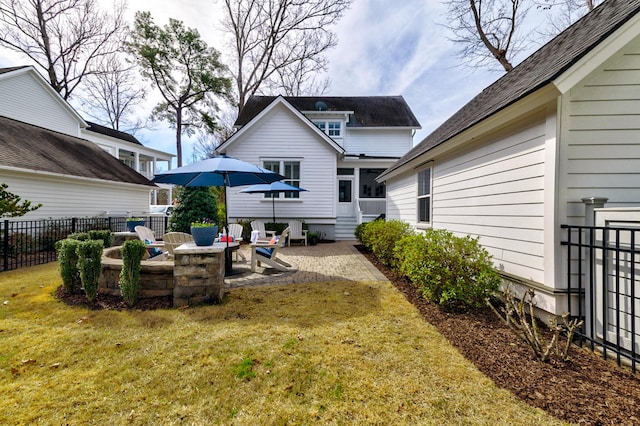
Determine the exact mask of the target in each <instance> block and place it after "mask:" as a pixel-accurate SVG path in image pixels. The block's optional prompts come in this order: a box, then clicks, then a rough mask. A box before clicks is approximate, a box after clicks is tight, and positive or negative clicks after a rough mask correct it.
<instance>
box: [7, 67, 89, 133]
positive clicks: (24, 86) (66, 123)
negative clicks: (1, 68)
mask: <svg viewBox="0 0 640 426" xmlns="http://www.w3.org/2000/svg"><path fill="white" fill-rule="evenodd" d="M0 99H5V100H7V99H10V100H11V101H10V102H0V115H2V116H5V117H9V118H12V119H14V120H19V121H23V122H25V123H30V124H33V125H36V126H40V127H44V128H46V129H50V130H53V131H56V132H60V133H65V134H68V135H71V136H79V135H80V124H79V122H78V121H77V119H76V118H75V117H73V116H72V115H71V114H70V113H69V111H68V110H67V109H66V108H64V106H63V104H62V102H63V101H62V100H59V99H56V98H55V96H52V94H51V93H50V92H49V91H48V90H47V89H46V88H45V87H44V86H43V85H42V84H41V83H40V81H38V80H37V79H36V78H35V77H34V76H33V75H32V74H31V73H29V72H25V73H22V74H17V75H15V76H12V77H11V78H3V79H0Z"/></svg>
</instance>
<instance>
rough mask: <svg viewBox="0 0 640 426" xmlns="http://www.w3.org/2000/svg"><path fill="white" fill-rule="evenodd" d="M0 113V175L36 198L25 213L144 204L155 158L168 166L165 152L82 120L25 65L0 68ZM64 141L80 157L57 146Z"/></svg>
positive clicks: (138, 208) (128, 208)
mask: <svg viewBox="0 0 640 426" xmlns="http://www.w3.org/2000/svg"><path fill="white" fill-rule="evenodd" d="M0 119H2V126H1V127H0V141H1V142H2V147H1V148H2V150H3V155H2V156H1V157H0V181H1V182H5V183H7V184H9V190H10V191H11V192H13V193H15V194H17V195H19V196H21V197H22V198H24V199H28V200H30V201H32V202H34V203H42V204H43V207H42V208H40V209H38V210H36V211H34V212H31V213H29V214H28V215H27V216H26V218H27V219H34V218H49V217H69V216H96V215H100V214H105V212H111V213H114V214H127V212H132V213H135V212H137V213H141V212H145V211H148V209H149V203H150V194H153V193H155V191H156V190H157V189H158V187H157V186H156V185H153V184H150V182H149V180H148V178H150V177H152V176H153V174H154V172H155V170H156V166H157V165H158V163H161V162H164V163H165V164H166V167H167V168H170V167H171V166H170V164H171V160H172V157H173V155H172V154H168V153H165V152H161V151H158V150H154V149H151V148H147V147H145V146H144V145H142V144H141V143H140V142H139V141H137V140H136V139H135V138H134V137H133V136H131V135H128V134H126V133H123V132H118V131H115V130H112V129H107V128H105V127H103V126H99V125H97V124H94V123H89V122H86V121H85V120H84V119H83V118H82V117H81V116H80V115H79V114H78V113H77V112H76V111H75V110H74V109H73V108H72V107H71V106H70V105H69V104H68V103H67V102H66V101H65V100H64V99H63V98H62V97H61V96H60V95H59V94H58V93H57V92H55V90H53V89H52V88H51V86H50V85H49V83H48V82H47V81H46V80H45V79H44V78H43V77H42V76H41V75H40V74H39V73H38V72H37V71H36V70H35V69H34V68H33V67H32V66H21V67H12V68H1V69H0ZM16 129H21V132H22V134H19V133H18V134H16V133H14V132H15V131H16ZM29 138H31V139H30V140H29ZM61 141H65V143H61ZM81 141H84V142H87V143H89V144H90V145H92V146H93V148H95V149H97V150H99V151H100V152H99V153H98V154H90V153H94V152H95V151H94V150H87V149H85V148H84V145H83V143H81ZM65 144H66V145H65ZM67 145H68V146H75V147H76V148H78V151H81V152H84V154H85V157H82V156H79V155H77V154H76V153H75V152H71V151H69V150H61V147H63V146H67ZM19 146H23V147H30V150H29V151H25V150H24V149H19ZM14 152H21V153H22V157H16V156H15V155H14V154H12V153H14ZM103 153H104V154H107V156H106V157H105V156H104V155H102V154H103ZM86 155H92V156H93V157H94V158H87V157H86ZM107 157H110V158H108V159H107ZM97 160H100V162H101V164H103V165H99V163H96V161H97ZM74 163H78V164H74ZM82 164H85V166H82ZM88 164H92V165H93V170H91V169H90V168H88V167H86V165H88ZM141 175H144V176H141Z"/></svg>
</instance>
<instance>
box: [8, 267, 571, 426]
mask: <svg viewBox="0 0 640 426" xmlns="http://www.w3.org/2000/svg"><path fill="white" fill-rule="evenodd" d="M56 268H57V266H56V265H55V264H48V265H42V266H37V267H32V268H25V269H21V270H18V271H9V272H3V273H0V302H1V303H2V304H0V342H1V343H2V344H1V345H0V394H1V395H2V401H3V403H2V410H0V424H26V423H42V424H225V425H227V424H229V425H232V424H238V425H249V424H251V425H254V424H261V425H262V424H265V425H271V424H274V425H279V424H381V425H382V424H384V425H388V424H394V425H400V424H480V425H485V424H487V425H489V424H490V425H493V424H510V425H518V424H521V425H531V424H537V425H546V424H549V425H551V424H561V423H560V422H558V421H557V420H555V419H554V418H552V417H550V416H549V415H547V414H546V413H544V412H543V411H541V410H538V409H534V408H532V407H530V406H528V405H526V404H524V403H523V402H520V401H518V400H517V399H516V398H515V397H513V396H512V395H511V394H510V393H509V392H507V391H505V390H503V389H499V388H497V387H496V386H495V385H494V384H493V383H492V382H491V381H490V380H489V379H487V378H486V377H485V376H483V375H482V374H481V373H480V372H479V371H478V370H477V369H476V368H475V367H474V366H473V364H471V363H470V362H469V361H467V360H466V359H465V358H463V357H462V356H461V355H460V354H459V353H458V352H457V351H456V350H455V349H454V348H453V347H452V346H451V345H450V344H449V343H448V341H447V340H446V339H445V338H444V337H442V336H441V335H440V334H438V332H437V331H436V330H435V328H434V327H432V326H431V325H430V324H428V323H426V322H425V321H424V320H423V319H422V317H421V315H420V314H419V313H418V312H417V310H416V309H415V308H414V307H413V305H411V304H410V303H409V302H407V301H406V300H405V299H404V297H403V296H402V294H400V293H399V292H398V291H397V290H396V289H395V288H394V287H393V286H392V285H391V284H390V283H386V282H323V283H311V284H296V285H288V286H272V287H260V288H246V289H239V290H233V291H231V292H229V293H228V297H227V299H226V301H225V303H224V304H222V305H218V306H202V307H193V308H188V309H182V310H178V309H171V310H155V311H138V310H130V311H104V310H103V311H91V310H87V309H85V308H81V307H69V306H67V305H65V304H64V303H62V302H60V301H58V300H57V299H56V298H55V297H54V296H53V293H54V291H55V289H56V288H57V287H58V286H59V285H60V283H61V281H60V278H59V276H58V274H57V269H56Z"/></svg>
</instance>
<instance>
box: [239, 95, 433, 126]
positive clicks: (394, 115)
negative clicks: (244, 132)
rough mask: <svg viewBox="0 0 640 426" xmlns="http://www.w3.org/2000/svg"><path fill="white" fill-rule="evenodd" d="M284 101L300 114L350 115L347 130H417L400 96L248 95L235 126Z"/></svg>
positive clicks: (416, 121)
mask: <svg viewBox="0 0 640 426" xmlns="http://www.w3.org/2000/svg"><path fill="white" fill-rule="evenodd" d="M277 98H283V99H285V100H286V101H287V102H288V103H289V104H290V105H291V106H292V107H293V108H295V109H296V110H298V111H299V112H302V113H304V112H306V111H319V109H318V107H320V108H322V109H321V110H322V111H329V112H331V111H336V112H347V111H350V112H353V114H352V115H351V118H350V120H349V122H348V123H347V127H348V128H360V127H409V128H415V129H419V128H420V123H419V122H418V120H417V119H416V117H415V115H413V112H412V111H411V109H410V108H409V105H407V103H406V102H405V100H404V98H403V97H402V96H339V97H331V96H284V97H283V96H279V97H276V96H251V97H250V98H249V100H248V101H247V103H246V104H245V106H244V107H243V108H242V111H241V112H240V114H239V115H238V119H237V120H236V122H235V126H238V127H240V126H244V125H246V124H247V123H249V122H250V121H251V120H252V119H253V118H254V117H255V116H257V115H258V114H259V113H260V112H261V111H263V110H264V109H265V108H267V107H268V106H269V105H270V104H271V103H272V102H273V101H274V100H275V99H277Z"/></svg>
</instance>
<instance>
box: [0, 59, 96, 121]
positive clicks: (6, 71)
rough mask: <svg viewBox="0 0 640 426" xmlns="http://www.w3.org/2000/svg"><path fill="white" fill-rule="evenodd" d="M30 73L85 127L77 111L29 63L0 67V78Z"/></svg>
mask: <svg viewBox="0 0 640 426" xmlns="http://www.w3.org/2000/svg"><path fill="white" fill-rule="evenodd" d="M23 74H28V75H30V76H31V77H32V78H33V79H34V80H35V81H36V82H37V83H38V84H40V85H41V86H42V87H44V89H45V90H46V92H47V93H48V94H49V96H51V98H52V99H54V100H55V102H56V103H57V104H59V105H60V107H61V108H62V109H63V110H64V111H65V112H66V113H67V114H69V115H70V116H71V117H72V119H73V120H75V121H77V122H78V125H79V127H86V125H87V123H86V122H85V121H84V119H83V118H82V117H81V116H80V114H78V112H77V111H76V110H75V109H74V108H73V107H72V106H71V105H70V104H69V103H68V102H67V101H66V100H65V99H64V98H63V97H62V96H61V95H60V94H59V93H58V92H56V91H55V90H54V89H53V87H51V84H50V83H49V82H48V81H47V80H45V78H44V77H43V76H42V75H41V74H40V73H39V72H38V71H36V69H35V68H34V67H33V66H31V65H25V66H18V67H9V68H0V80H2V79H9V78H12V77H13V76H16V75H23Z"/></svg>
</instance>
